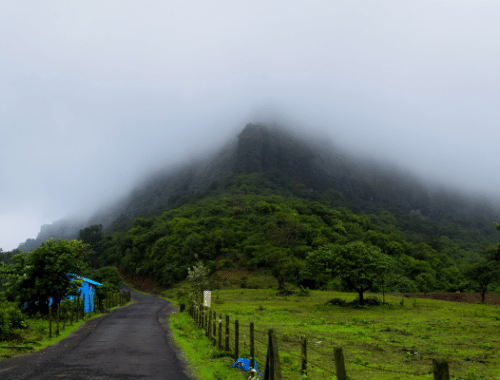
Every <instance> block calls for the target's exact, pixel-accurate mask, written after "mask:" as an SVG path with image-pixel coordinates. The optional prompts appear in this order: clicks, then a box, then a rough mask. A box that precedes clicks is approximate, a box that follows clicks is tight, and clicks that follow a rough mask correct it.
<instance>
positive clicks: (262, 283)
mask: <svg viewBox="0 0 500 380" xmlns="http://www.w3.org/2000/svg"><path fill="white" fill-rule="evenodd" d="M248 277H249V278H248V280H247V284H249V283H252V286H258V287H259V288H260V289H241V288H237V286H238V285H237V284H238V283H239V282H241V279H237V278H234V279H233V280H234V281H232V282H233V283H231V281H229V282H226V284H225V285H226V286H225V287H224V289H220V290H215V291H213V292H212V305H211V309H212V310H215V311H216V312H217V316H219V314H223V315H226V314H229V315H230V321H231V322H234V321H235V319H238V320H239V324H240V355H239V356H240V357H246V358H249V347H248V342H249V327H248V326H249V323H250V322H254V323H255V330H256V343H255V345H256V359H257V362H258V364H259V369H260V371H261V372H262V373H263V372H264V371H263V370H264V361H265V355H266V352H267V351H266V349H267V348H266V345H264V344H262V343H260V342H259V341H262V342H267V339H266V335H265V333H266V332H267V329H269V328H273V329H274V331H275V333H276V335H277V337H278V342H279V343H278V344H279V351H280V359H281V365H282V370H283V379H284V380H289V379H290V380H296V379H298V378H299V374H300V363H299V358H298V356H299V355H300V346H299V344H298V340H299V336H300V335H305V336H307V338H308V342H309V346H308V359H309V360H311V361H312V362H314V363H318V364H320V365H321V366H322V367H324V368H332V369H333V370H334V369H335V363H334V361H333V348H334V346H341V347H343V349H344V357H345V359H346V369H347V374H348V375H349V377H350V378H352V379H354V380H357V379H367V378H368V379H370V380H379V379H380V380H381V379H384V380H385V379H414V380H417V379H418V380H423V379H433V375H431V374H427V375H414V374H415V373H417V374H422V373H428V372H431V371H432V359H433V358H438V357H444V358H446V359H447V360H448V362H449V368H450V375H451V379H458V378H461V379H470V380H474V379H478V380H479V379H491V380H497V379H500V365H499V364H498V363H500V343H499V334H498V331H499V327H500V322H499V321H500V307H499V306H489V305H478V304H469V303H454V302H447V301H437V300H430V299H408V298H404V299H402V298H401V297H393V296H386V302H388V303H389V305H388V306H385V307H382V306H378V307H377V306H375V307H369V308H368V309H352V308H342V307H339V306H325V303H326V302H327V301H329V300H330V299H332V298H337V297H338V298H342V299H345V300H347V301H348V302H350V301H352V300H354V299H355V298H357V294H355V293H340V292H322V291H311V292H310V295H309V296H303V297H301V296H297V295H293V296H289V297H278V296H276V293H277V290H276V288H274V289H270V288H269V286H275V285H276V284H275V282H274V281H273V280H272V279H271V278H269V277H266V276H260V277H253V276H252V275H250V276H248ZM187 289H188V284H187V283H185V284H183V285H181V286H179V287H178V288H174V289H170V290H168V291H164V292H163V293H162V296H163V298H165V299H168V300H170V301H172V302H173V303H174V304H175V305H177V306H178V305H180V303H181V302H185V301H186V298H185V296H183V295H182V294H183V293H186V290H187ZM366 296H369V294H366ZM223 326H224V327H223V328H224V329H225V318H223ZM171 327H172V330H173V335H174V339H175V342H176V343H177V344H178V346H179V347H180V348H181V349H182V350H183V352H184V353H185V355H186V357H187V358H188V360H189V362H190V363H193V366H192V367H193V369H194V371H195V373H197V375H198V376H199V378H200V379H202V380H209V379H241V376H242V375H241V373H236V372H235V370H234V369H231V368H230V366H231V364H232V363H233V362H234V360H233V358H232V357H231V356H230V355H228V354H227V353H219V352H218V350H217V349H214V348H212V347H211V345H210V343H209V341H208V339H207V338H206V337H205V335H204V334H203V333H201V332H200V331H197V330H196V329H195V328H194V324H193V321H192V319H191V317H190V316H189V313H187V312H186V313H182V314H181V313H177V314H174V315H172V316H171ZM230 335H231V350H232V349H233V347H234V325H233V328H232V329H231V334H230ZM243 341H245V342H247V345H246V346H245V345H244V344H243ZM391 371H394V372H391ZM309 378H310V379H336V377H335V376H333V375H330V374H329V373H327V372H323V371H321V370H320V369H318V368H317V367H314V366H312V367H310V369H309Z"/></svg>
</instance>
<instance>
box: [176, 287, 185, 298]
mask: <svg viewBox="0 0 500 380" xmlns="http://www.w3.org/2000/svg"><path fill="white" fill-rule="evenodd" d="M186 296H187V293H186V291H185V290H182V289H179V290H177V294H176V295H175V298H177V299H178V300H180V299H182V298H185V297H186Z"/></svg>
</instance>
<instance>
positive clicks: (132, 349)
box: [0, 286, 195, 380]
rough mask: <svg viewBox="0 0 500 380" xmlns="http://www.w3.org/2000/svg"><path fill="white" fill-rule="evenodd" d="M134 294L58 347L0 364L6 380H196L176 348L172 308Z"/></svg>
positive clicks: (147, 296)
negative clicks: (172, 329) (117, 307)
mask: <svg viewBox="0 0 500 380" xmlns="http://www.w3.org/2000/svg"><path fill="white" fill-rule="evenodd" d="M121 290H122V291H129V290H130V291H131V292H130V295H131V298H132V299H133V300H134V301H136V303H133V304H131V305H128V306H126V307H122V308H119V309H116V310H115V311H114V312H112V313H110V314H107V315H104V316H101V317H98V318H95V319H93V320H91V321H89V322H87V323H85V324H84V325H82V326H81V327H80V328H79V329H78V330H76V331H75V332H73V333H72V334H70V335H69V336H68V337H66V338H65V339H63V340H61V341H59V342H58V343H56V344H54V345H52V346H50V347H47V348H45V349H43V350H40V351H38V352H35V353H29V354H24V355H22V356H18V357H15V358H11V359H6V360H3V361H0V379H2V380H10V379H12V380H15V379H19V380H21V379H23V380H50V379H61V380H73V379H74V380H77V379H78V380H108V379H109V380H111V379H120V380H128V379H130V380H132V379H148V380H160V379H161V380H170V379H175V380H195V377H194V376H193V375H192V374H191V372H190V370H189V368H188V366H187V363H186V360H185V359H184V357H183V356H182V353H181V351H180V350H179V349H177V348H176V346H175V345H174V344H173V341H172V339H171V336H172V335H171V330H170V328H169V325H168V324H169V320H168V315H169V314H170V313H172V312H177V311H178V309H174V307H173V306H172V303H171V302H169V301H166V300H163V299H161V298H159V297H158V296H156V295H144V294H140V293H137V292H134V291H133V290H131V289H129V288H128V287H127V286H123V287H122V289H121Z"/></svg>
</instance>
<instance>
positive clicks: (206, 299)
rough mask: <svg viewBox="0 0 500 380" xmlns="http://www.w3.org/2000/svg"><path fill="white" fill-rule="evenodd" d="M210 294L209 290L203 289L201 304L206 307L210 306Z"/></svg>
mask: <svg viewBox="0 0 500 380" xmlns="http://www.w3.org/2000/svg"><path fill="white" fill-rule="evenodd" d="M210 296H211V292H210V290H205V291H204V292H203V305H205V306H206V307H210Z"/></svg>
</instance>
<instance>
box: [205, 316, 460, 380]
mask: <svg viewBox="0 0 500 380" xmlns="http://www.w3.org/2000/svg"><path fill="white" fill-rule="evenodd" d="M212 323H213V320H212ZM217 324H218V325H219V326H222V325H224V324H219V323H218V322H217ZM331 324H338V323H331ZM230 325H231V327H232V326H236V322H235V321H230ZM231 327H230V328H229V336H230V338H231V337H232V338H233V341H234V330H233V329H232V328H231ZM238 328H239V329H244V328H248V329H249V328H250V325H240V324H239V323H238ZM274 331H275V333H276V330H275V329H274ZM231 332H233V334H232V335H231ZM223 333H224V335H225V330H224V331H223ZM254 334H262V335H263V336H264V337H265V336H266V333H261V332H260V331H258V330H256V329H254ZM245 335H246V334H245ZM245 335H244V336H245ZM307 338H308V341H309V342H311V341H316V342H322V341H323V340H324V339H325V338H324V337H319V338H311V337H307ZM240 339H241V338H239V340H240ZM264 339H265V338H264ZM318 339H321V340H318ZM229 340H230V341H231V339H229ZM254 340H255V341H257V342H259V343H261V344H263V345H264V346H266V345H268V342H265V341H262V340H260V339H256V337H255V335H254ZM285 342H287V343H291V344H294V343H295V344H299V345H300V344H301V343H302V342H301V341H300V340H295V341H285ZM243 343H244V345H245V346H246V342H245V341H244V340H243ZM325 345H326V344H325ZM245 348H246V347H245ZM332 348H333V345H332ZM229 349H231V343H230V344H229ZM307 349H308V350H310V351H314V352H316V353H317V354H320V355H322V356H331V354H332V353H331V352H329V353H326V352H323V351H320V350H317V349H316V348H313V346H312V345H311V344H307ZM254 350H255V351H257V350H256V347H255V346H254ZM282 353H285V354H287V355H290V356H293V357H295V358H298V359H299V361H301V360H302V354H299V355H297V354H294V353H291V352H290V351H285V350H283V351H282ZM254 358H255V359H257V352H254ZM306 360H307V365H308V366H309V365H312V366H315V367H318V368H320V369H322V370H323V371H326V372H327V373H330V374H335V371H332V370H331V369H327V368H324V367H322V366H321V365H319V364H318V363H317V362H315V361H312V360H311V359H310V357H306ZM429 360H431V359H429ZM344 362H346V363H351V364H358V365H363V364H362V363H360V362H359V360H351V359H346V358H344ZM365 367H366V368H369V369H370V370H378V371H382V372H391V373H397V374H404V375H414V376H423V375H430V374H433V371H432V370H431V371H428V372H421V373H417V372H407V371H395V370H391V369H387V368H381V366H380V365H379V366H375V365H373V366H368V365H366V366H365ZM450 376H451V377H453V378H456V379H463V378H462V377H460V376H454V375H453V374H450ZM464 380H465V379H464Z"/></svg>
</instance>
